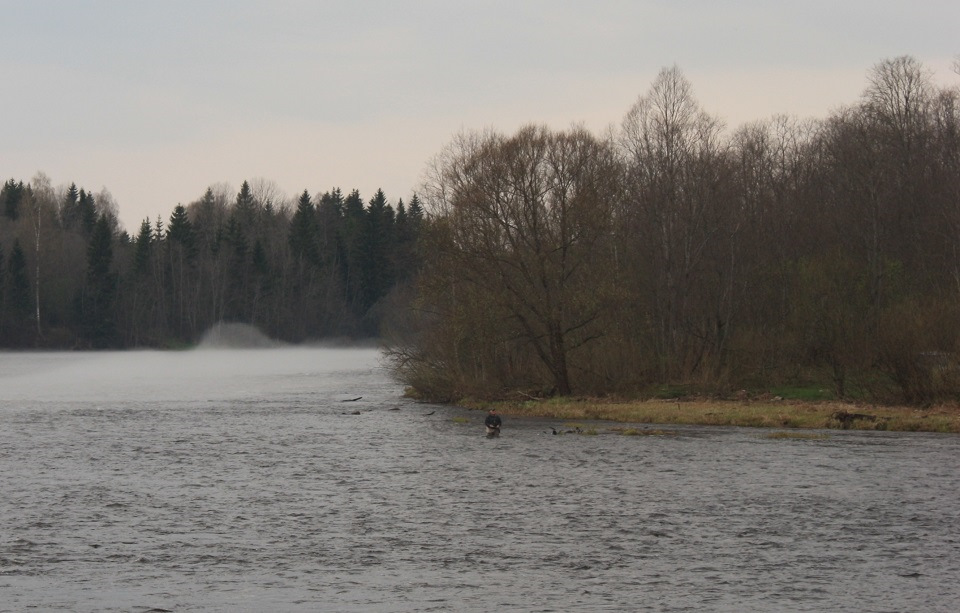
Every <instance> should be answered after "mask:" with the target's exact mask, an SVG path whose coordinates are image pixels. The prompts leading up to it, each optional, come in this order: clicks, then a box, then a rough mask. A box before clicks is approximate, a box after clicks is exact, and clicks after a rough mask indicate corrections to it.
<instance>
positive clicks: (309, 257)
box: [289, 190, 319, 264]
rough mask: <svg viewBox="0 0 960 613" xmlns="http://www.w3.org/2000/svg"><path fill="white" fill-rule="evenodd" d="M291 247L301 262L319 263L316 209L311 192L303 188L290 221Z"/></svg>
mask: <svg viewBox="0 0 960 613" xmlns="http://www.w3.org/2000/svg"><path fill="white" fill-rule="evenodd" d="M289 242H290V249H291V251H293V254H294V256H295V257H296V258H298V259H299V260H300V261H301V262H309V263H311V264H316V263H318V260H319V258H318V252H317V220H316V210H315V209H314V206H313V201H312V200H311V199H310V193H309V192H307V190H303V194H301V195H300V200H299V201H297V210H296V212H295V213H294V214H293V219H292V220H291V221H290V234H289Z"/></svg>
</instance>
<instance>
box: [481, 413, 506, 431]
mask: <svg viewBox="0 0 960 613" xmlns="http://www.w3.org/2000/svg"><path fill="white" fill-rule="evenodd" d="M501 423H502V422H501V421H500V416H499V415H487V418H486V419H485V420H483V425H485V426H486V427H488V428H499V427H500V424H501Z"/></svg>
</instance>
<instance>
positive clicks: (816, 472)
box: [0, 349, 960, 612]
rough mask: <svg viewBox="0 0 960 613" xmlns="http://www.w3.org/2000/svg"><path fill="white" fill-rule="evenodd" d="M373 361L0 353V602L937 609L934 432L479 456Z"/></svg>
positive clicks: (457, 418) (941, 528) (949, 451)
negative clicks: (411, 397)
mask: <svg viewBox="0 0 960 613" xmlns="http://www.w3.org/2000/svg"><path fill="white" fill-rule="evenodd" d="M379 364H380V362H379V356H378V354H377V352H376V351H375V350H372V349H264V350H238V351H226V350H197V351H190V352H167V353H164V352H128V353H97V354H90V353H86V354H84V353H37V354H33V353H27V354H12V353H7V354H0V611H18V612H19V611H29V610H38V611H140V612H147V611H154V612H162V611H251V612H253V611H364V612H367V611H491V610H502V611H637V610H651V611H952V610H954V609H955V606H956V605H957V603H958V602H960V437H957V436H954V435H932V434H898V433H883V432H869V433H863V432H849V431H845V432H832V433H830V436H829V438H825V439H820V440H789V439H770V438H767V437H765V436H764V435H765V434H767V432H766V431H760V430H751V429H737V428H671V430H672V431H673V433H672V434H667V435H662V436H622V435H618V434H615V433H613V432H611V431H609V430H608V429H607V428H608V427H609V426H610V424H603V423H599V424H583V425H584V426H587V427H590V428H595V429H596V431H597V432H598V435H596V436H590V435H559V436H555V435H553V434H551V427H556V428H558V429H561V430H562V429H566V428H570V427H572V426H570V425H569V424H567V425H565V424H563V422H558V421H551V420H534V419H519V418H511V417H510V416H505V418H504V429H503V434H502V436H501V437H500V438H498V439H487V438H486V437H485V436H483V433H482V430H483V428H482V425H481V422H482V419H483V415H481V414H479V413H476V412H468V411H465V410H462V409H457V408H452V407H442V406H431V405H424V404H417V403H414V402H412V401H409V400H406V399H404V398H403V397H402V396H401V389H400V387H399V386H398V385H397V384H395V383H394V382H392V381H391V380H390V379H389V377H388V376H387V374H386V373H385V372H384V370H383V369H382V368H380V365H379ZM357 397H360V398H359V400H355V398H357Z"/></svg>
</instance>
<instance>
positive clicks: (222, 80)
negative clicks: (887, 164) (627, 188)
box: [0, 0, 960, 233]
mask: <svg viewBox="0 0 960 613" xmlns="http://www.w3.org/2000/svg"><path fill="white" fill-rule="evenodd" d="M0 15H2V20H3V24H4V27H3V28H2V31H0V83H2V84H3V85H2V88H0V180H6V179H8V178H14V179H17V180H21V179H22V180H24V181H25V182H26V181H29V180H31V179H32V178H33V176H34V175H35V174H36V173H37V172H38V171H41V172H43V173H45V174H46V175H48V176H49V177H50V179H51V181H52V182H53V185H54V186H58V187H59V186H62V185H67V184H69V183H70V182H76V183H77V185H78V186H80V187H84V188H86V189H87V190H88V191H91V192H100V191H101V190H102V189H103V188H106V189H107V190H109V192H110V193H111V194H112V195H113V198H114V200H115V201H116V203H117V204H118V206H119V213H120V220H121V222H122V223H123V225H124V226H125V227H126V229H127V230H128V231H130V232H131V233H134V232H136V230H137V228H138V227H139V224H140V221H142V220H143V219H144V218H150V219H151V220H153V219H155V218H156V217H157V216H158V215H160V216H162V217H163V218H164V220H166V219H167V218H169V216H170V213H171V212H172V210H173V208H174V207H175V206H176V205H177V204H178V203H182V204H187V203H189V202H190V201H192V200H195V199H197V198H199V197H200V196H201V195H202V194H203V192H204V191H205V189H206V188H207V186H210V185H214V184H223V183H226V184H228V185H229V186H230V187H231V189H232V190H233V191H234V192H235V191H236V190H237V189H239V186H240V184H241V183H242V182H243V180H244V179H248V180H254V179H258V178H260V179H266V180H269V181H273V182H275V183H276V184H277V186H278V187H279V188H280V189H281V190H282V191H283V192H284V193H286V194H287V195H295V194H299V193H300V192H301V191H303V190H304V189H308V190H309V191H310V193H311V194H314V193H317V192H322V191H326V190H328V189H330V188H332V187H335V186H336V187H340V188H341V189H343V190H344V192H347V191H349V190H351V189H353V188H357V189H359V190H360V193H361V195H362V196H363V198H364V199H365V200H369V198H370V197H371V196H372V195H373V192H374V191H375V190H376V189H377V188H378V187H380V188H383V190H384V192H385V193H386V195H387V198H388V199H389V200H390V201H391V202H395V201H396V200H397V198H401V197H402V198H404V200H409V197H410V195H411V194H412V192H413V191H414V190H415V189H416V187H417V185H418V184H419V182H420V179H421V175H422V172H423V170H424V168H425V167H426V164H427V162H428V161H429V159H430V158H431V157H432V156H433V155H435V154H436V153H437V152H439V151H440V149H442V148H443V147H444V145H446V144H447V143H448V142H449V141H450V140H451V138H452V136H453V135H454V134H456V133H457V132H460V131H462V130H467V131H470V130H482V129H485V128H495V129H498V130H501V131H504V132H511V131H513V130H515V129H516V128H518V127H519V126H521V125H523V124H526V123H530V122H538V123H546V124H548V125H550V126H552V127H555V128H566V127H568V126H570V125H571V124H573V123H582V124H584V125H586V126H587V127H588V128H590V129H592V130H594V131H596V132H601V131H602V130H604V129H605V128H606V127H608V126H609V125H611V124H619V122H620V120H621V119H622V118H623V116H624V114H625V113H626V112H627V111H628V110H629V108H630V106H631V105H632V104H633V103H634V102H635V101H636V99H637V97H638V96H640V95H643V94H644V93H645V92H646V91H647V90H648V88H649V87H650V85H651V84H652V82H653V80H654V78H655V77H656V75H657V73H658V72H659V71H660V69H662V68H664V67H669V66H672V65H674V64H676V65H677V66H679V67H680V69H681V71H682V72H683V73H684V75H685V76H686V77H687V79H689V80H690V82H691V83H692V85H693V89H694V93H695V95H696V97H697V99H698V100H699V102H700V104H701V106H702V107H703V108H704V109H705V110H706V111H708V112H710V113H712V114H714V115H716V116H719V117H720V118H721V119H723V120H725V121H726V123H727V125H728V126H729V127H730V128H731V129H732V128H736V127H737V126H739V125H741V124H742V123H744V122H747V121H751V120H756V119H766V118H768V117H770V116H772V115H775V114H789V115H795V116H798V117H825V116H826V115H827V114H828V113H829V112H830V111H831V110H832V109H835V108H837V107H839V106H842V105H847V104H852V103H854V102H856V101H857V98H858V96H859V95H860V93H861V92H862V91H863V89H864V87H865V85H866V75H867V72H868V71H869V70H870V68H871V67H872V66H873V65H875V64H876V63H878V62H880V61H882V60H884V59H888V58H893V57H896V56H899V55H911V56H913V57H915V58H917V59H918V60H920V61H921V62H923V63H924V65H926V66H927V67H928V68H930V69H931V70H933V71H934V73H935V80H936V82H938V83H939V84H942V85H946V84H958V83H960V77H958V76H957V75H956V74H955V73H953V72H952V71H951V70H950V65H951V61H952V59H953V58H955V57H957V56H958V55H960V2H957V1H956V0H949V1H947V0H943V1H940V0H937V1H925V0H914V1H912V2H884V1H881V0H873V1H861V0H843V1H842V2H838V1H837V0H830V1H829V2H828V1H821V0H807V1H806V2H789V3H786V2H778V1H775V0H742V1H728V2H724V1H717V0H715V1H684V0H673V1H667V0H665V1H646V0H634V1H629V0H586V1H564V0H555V1H547V0H540V1H524V0H509V1H500V0H485V1H483V2H479V1H478V2H465V1H457V0H445V1H444V0H436V1H434V0H429V1H421V2H414V1H407V0H396V1H392V2H389V1H385V0H383V1H362V0H352V1H343V2H341V1H330V0H327V1H319V0H312V1H308V0H302V1H285V0H269V1H259V0H216V1H215V0H188V1H180V0H165V1H137V0H101V1H83V0H70V1H67V0H0Z"/></svg>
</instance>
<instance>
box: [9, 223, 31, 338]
mask: <svg viewBox="0 0 960 613" xmlns="http://www.w3.org/2000/svg"><path fill="white" fill-rule="evenodd" d="M7 274H8V279H7V299H6V311H7V315H8V322H9V325H10V331H9V335H8V336H9V337H10V338H11V339H12V340H13V343H12V344H13V345H14V346H23V345H24V344H26V342H27V341H28V340H29V334H30V331H31V330H32V329H33V327H32V326H31V323H32V321H31V308H32V306H33V305H32V304H31V298H30V278H29V277H28V276H27V258H26V256H25V254H24V252H23V247H21V246H20V241H19V240H15V241H14V243H13V250H12V251H11V252H10V262H9V263H8V264H7Z"/></svg>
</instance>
